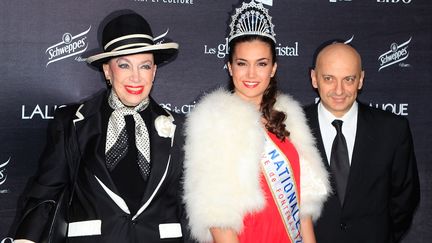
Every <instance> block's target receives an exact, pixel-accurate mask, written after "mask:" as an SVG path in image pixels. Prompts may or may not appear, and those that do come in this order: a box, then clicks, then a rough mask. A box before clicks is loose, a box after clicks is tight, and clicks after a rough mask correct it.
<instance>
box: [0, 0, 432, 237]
mask: <svg viewBox="0 0 432 243" xmlns="http://www.w3.org/2000/svg"><path fill="white" fill-rule="evenodd" d="M265 2H267V3H268V4H269V5H267V6H268V8H269V11H270V14H271V15H272V16H273V21H274V24H275V25H276V27H275V30H276V33H277V36H276V38H277V43H278V54H279V57H278V58H279V66H278V67H279V69H278V73H277V76H278V79H279V86H280V89H281V90H282V91H284V92H288V93H291V94H292V95H293V96H294V97H295V98H297V99H298V100H300V101H301V102H302V103H303V104H309V103H312V102H315V99H316V96H317V95H316V93H315V92H314V91H313V90H312V87H311V85H310V80H309V74H308V69H309V67H310V66H311V62H312V55H313V52H314V51H315V49H316V47H317V46H318V45H319V44H321V43H322V42H324V41H326V40H329V39H334V38H339V39H344V40H350V41H351V43H352V44H353V45H355V46H356V47H357V48H358V50H359V51H360V53H361V54H362V56H363V62H364V68H365V71H366V79H365V85H364V90H363V91H362V94H361V95H360V98H359V99H360V100H361V101H363V102H366V103H369V104H370V105H372V106H376V107H380V108H383V109H387V110H390V111H392V112H394V113H396V114H399V115H403V116H407V117H408V118H409V120H410V122H411V128H412V132H413V136H414V142H415V150H416V154H417V160H418V167H419V172H420V182H421V192H422V195H421V203H420V207H419V209H418V210H417V213H416V215H415V219H414V223H413V226H412V228H411V230H410V232H409V233H408V235H407V237H406V238H405V240H404V242H430V241H431V240H432V232H431V230H430V229H432V223H431V221H430V218H431V217H432V207H431V202H432V183H431V175H432V171H431V170H432V163H431V162H432V153H431V151H432V149H431V144H432V143H431V141H432V139H431V136H432V131H431V129H430V127H432V115H431V111H432V109H431V103H430V99H429V95H430V94H432V92H431V91H432V57H431V55H432V3H431V2H430V1H427V0H424V1H422V0H307V1H304V0H303V1H302V0H273V1H272V0H267V1H265ZM238 3H239V0H85V1H84V0H74V1H66V0H44V1H36V0H33V1H32V0H2V1H0V58H1V61H0V85H1V86H0V87H1V88H0V141H1V144H0V243H9V242H11V239H10V238H8V237H10V235H9V234H10V232H9V228H10V225H11V224H12V221H13V219H14V217H15V214H16V207H17V205H18V204H17V203H18V200H19V196H20V194H21V193H22V191H23V189H24V187H25V185H26V183H27V181H28V179H29V178H30V177H31V176H32V175H33V174H34V172H35V170H36V168H37V159H38V157H39V155H40V153H41V150H42V148H43V146H44V143H45V134H46V126H47V123H48V121H49V120H50V119H52V116H53V110H54V109H55V108H56V107H58V106H60V105H62V104H67V103H72V102H78V101H80V100H82V99H84V98H86V97H88V96H90V95H91V94H93V93H95V92H97V91H98V90H100V89H103V88H104V86H105V85H104V83H103V81H102V76H101V74H100V73H99V72H97V71H95V70H93V69H91V68H89V67H88V66H87V65H86V64H85V63H84V62H83V61H84V60H83V57H84V56H85V55H84V54H85V53H86V52H88V51H89V50H92V49H95V48H97V46H98V44H97V31H98V25H99V22H100V21H101V20H102V19H103V18H104V17H105V16H106V15H107V14H108V13H110V12H112V11H114V10H119V9H133V10H135V11H136V12H138V13H140V14H142V15H143V16H145V17H146V18H147V19H148V20H149V22H150V24H151V25H152V27H153V32H154V34H155V35H158V34H162V33H165V32H166V31H168V36H169V37H170V38H172V39H173V40H175V41H176V42H178V43H179V44H180V53H179V55H178V57H177V59H176V60H175V61H174V62H173V63H171V64H169V65H166V66H162V67H160V68H159V69H158V73H157V77H156V82H155V85H154V88H153V92H152V96H153V97H154V98H155V99H156V100H157V101H158V102H159V103H161V104H163V105H164V106H165V107H167V108H169V109H171V110H172V111H175V112H181V113H187V112H189V111H190V110H191V109H193V107H194V104H195V103H196V101H197V99H198V97H199V96H200V95H201V94H202V93H203V92H205V91H208V90H211V89H214V88H215V87H217V86H221V85H222V86H223V85H225V84H226V82H227V79H228V78H227V72H226V69H225V65H224V62H225V54H226V48H227V45H226V41H227V40H226V36H227V24H228V19H229V13H230V11H231V10H232V9H233V5H237V4H238ZM395 133H397V131H395ZM389 139H391V138H389ZM365 233H367V232H365Z"/></svg>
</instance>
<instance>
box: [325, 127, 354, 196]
mask: <svg viewBox="0 0 432 243" xmlns="http://www.w3.org/2000/svg"><path fill="white" fill-rule="evenodd" d="M342 123H343V121H341V120H334V121H333V122H332V125H333V126H334V127H335V128H336V132H337V134H336V137H335V139H334V141H333V146H332V150H331V156H330V168H331V170H332V172H333V175H334V178H335V181H336V191H337V194H338V197H339V201H340V203H341V205H343V203H344V198H345V190H346V185H347V182H348V175H349V169H350V165H349V157H348V148H347V144H346V140H345V137H344V135H343V134H342Z"/></svg>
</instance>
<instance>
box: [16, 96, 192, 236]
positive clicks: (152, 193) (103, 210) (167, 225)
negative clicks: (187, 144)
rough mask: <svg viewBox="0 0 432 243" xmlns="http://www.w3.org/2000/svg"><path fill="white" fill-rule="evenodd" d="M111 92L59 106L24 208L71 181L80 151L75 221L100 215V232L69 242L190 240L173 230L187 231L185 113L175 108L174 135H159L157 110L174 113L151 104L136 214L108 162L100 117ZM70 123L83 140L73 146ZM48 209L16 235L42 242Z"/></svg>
mask: <svg viewBox="0 0 432 243" xmlns="http://www.w3.org/2000/svg"><path fill="white" fill-rule="evenodd" d="M106 95H107V94H106V92H103V93H101V94H99V95H97V96H95V97H94V98H92V99H90V100H88V101H86V102H84V103H83V104H80V105H72V106H67V107H65V108H60V109H58V110H57V111H56V116H55V118H54V120H53V122H52V123H51V124H50V126H49V129H48V131H49V135H48V141H47V145H46V148H45V150H44V152H43V154H42V157H41V160H40V167H39V170H38V174H37V177H36V180H35V182H34V183H33V186H32V188H31V190H30V193H29V194H28V203H27V206H26V208H25V210H29V209H30V208H31V207H33V206H34V205H37V203H38V202H40V201H42V200H47V199H52V200H55V199H56V197H57V195H58V193H59V191H60V190H61V189H62V188H63V187H64V186H67V185H68V184H69V183H70V170H71V168H73V165H71V163H73V162H71V161H73V159H71V158H70V157H73V156H74V155H76V154H77V153H80V156H81V163H80V168H79V172H78V179H77V186H76V189H75V195H74V199H73V203H72V206H71V208H70V218H71V221H73V222H83V221H89V220H100V222H101V227H100V231H101V234H100V235H97V234H96V235H91V236H77V237H73V238H69V239H68V242H104V243H118V242H184V241H186V240H184V238H182V237H175V236H173V232H174V235H176V234H177V233H178V230H176V229H178V228H181V230H182V231H183V235H187V230H186V225H187V223H186V222H185V213H184V210H183V205H182V198H181V197H182V190H181V183H180V180H181V177H182V169H183V150H182V146H183V142H184V138H183V132H182V130H183V129H182V127H181V126H182V124H183V117H182V116H180V115H178V114H172V115H173V116H174V119H175V120H174V123H175V124H176V130H175V134H174V137H173V138H169V137H167V138H165V137H161V136H159V135H158V132H157V131H156V129H155V127H154V120H155V119H156V118H157V117H158V116H161V115H164V116H168V115H169V114H168V112H167V111H166V110H164V109H163V108H162V107H160V106H159V105H158V104H157V103H156V102H155V101H153V100H152V99H151V100H150V104H149V107H148V108H147V109H150V110H151V121H152V122H151V126H150V127H149V128H148V129H152V132H150V136H151V137H150V146H151V163H152V166H151V173H150V177H149V179H148V182H147V185H146V188H145V191H144V195H143V198H142V200H141V210H139V211H138V212H137V214H136V215H131V214H130V213H128V212H127V210H128V209H127V205H126V204H125V203H124V200H122V198H121V197H120V196H119V195H120V193H119V192H118V190H117V188H116V186H115V184H114V182H113V181H112V179H111V177H110V173H109V171H108V170H107V169H106V166H105V156H104V147H105V139H106V134H105V132H104V131H103V130H104V129H103V128H102V127H103V126H102V123H101V117H102V114H101V112H102V110H103V109H101V107H102V103H103V102H104V101H106ZM65 124H66V125H65ZM66 129H71V130H74V131H76V140H77V141H76V142H75V144H78V147H79V149H76V148H73V147H71V146H69V144H71V143H70V142H68V141H69V140H70V138H69V137H66V136H65V134H69V133H67V132H65V131H66ZM74 131H71V132H74ZM77 150H78V151H77ZM124 176H125V177H127V176H128V175H124ZM136 186H137V187H139V186H142V185H136ZM109 193H111V196H110V195H109ZM49 210H50V209H46V208H41V209H37V210H34V212H32V213H31V214H29V215H27V216H26V217H25V218H24V219H23V220H22V223H21V224H20V226H19V227H18V230H17V235H16V238H26V239H31V240H33V241H36V242H37V241H38V237H39V235H40V234H41V232H42V230H43V226H44V224H43V222H44V217H45V215H46V214H47V213H48V212H49ZM160 227H162V228H160ZM161 237H162V238H164V239H161Z"/></svg>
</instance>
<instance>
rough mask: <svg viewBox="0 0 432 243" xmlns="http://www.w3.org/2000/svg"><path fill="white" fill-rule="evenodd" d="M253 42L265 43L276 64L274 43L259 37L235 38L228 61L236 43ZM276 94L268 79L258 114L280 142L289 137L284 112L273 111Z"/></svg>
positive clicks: (271, 81)
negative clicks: (259, 113)
mask: <svg viewBox="0 0 432 243" xmlns="http://www.w3.org/2000/svg"><path fill="white" fill-rule="evenodd" d="M254 40H259V41H262V42H264V43H267V44H268V45H269V47H270V50H271V52H272V63H273V64H275V63H276V48H275V43H274V42H273V40H271V39H270V38H268V37H264V36H259V35H245V36H240V37H237V38H235V39H233V40H231V42H230V43H229V51H228V61H229V62H230V63H231V64H232V63H233V55H234V51H235V46H236V45H237V44H238V43H243V42H251V41H254ZM230 90H234V83H233V81H232V80H231V82H230ZM277 94H278V89H277V81H276V78H275V77H272V78H271V79H270V84H269V86H268V87H267V89H266V90H265V91H264V94H263V98H262V101H261V104H260V112H261V115H262V117H263V118H264V119H265V120H266V121H267V123H266V124H265V128H266V129H267V130H268V131H270V132H271V133H274V134H275V135H276V136H277V137H278V138H279V139H280V140H282V141H283V140H285V138H286V137H288V136H289V135H290V133H289V132H288V130H287V129H286V126H285V123H284V121H285V119H286V114H285V112H282V111H278V110H275V109H274V104H275V103H276V97H277Z"/></svg>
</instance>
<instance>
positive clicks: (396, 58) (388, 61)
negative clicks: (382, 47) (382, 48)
mask: <svg viewBox="0 0 432 243" xmlns="http://www.w3.org/2000/svg"><path fill="white" fill-rule="evenodd" d="M411 39H412V37H410V38H409V40H407V41H405V42H404V43H402V44H400V45H398V44H396V43H392V44H391V45H390V50H389V51H387V52H386V53H384V54H382V55H381V56H379V57H378V60H379V61H380V68H379V69H378V71H380V70H381V69H383V68H386V67H389V66H391V65H393V64H396V63H399V62H401V61H403V60H405V59H407V58H408V56H409V51H408V50H407V49H408V44H409V43H410V42H411ZM400 66H409V65H406V64H405V65H401V64H400Z"/></svg>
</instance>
